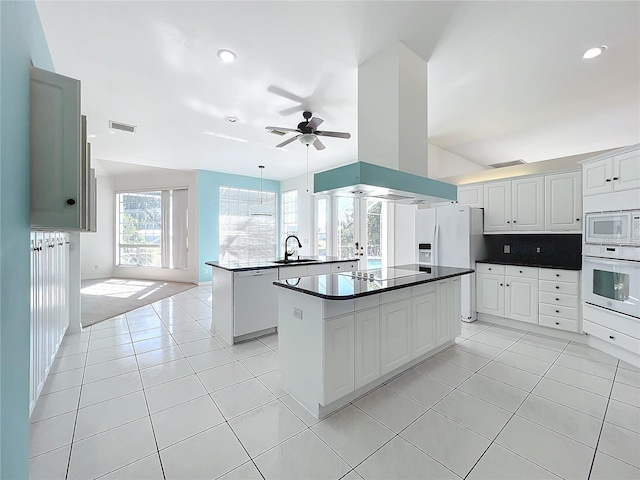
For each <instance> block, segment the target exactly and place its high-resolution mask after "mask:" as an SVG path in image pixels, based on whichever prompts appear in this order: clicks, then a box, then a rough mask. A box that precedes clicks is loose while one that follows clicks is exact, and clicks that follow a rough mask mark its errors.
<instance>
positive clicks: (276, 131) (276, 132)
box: [269, 128, 287, 137]
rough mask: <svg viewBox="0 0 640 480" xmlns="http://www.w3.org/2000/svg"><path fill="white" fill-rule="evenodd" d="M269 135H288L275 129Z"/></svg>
mask: <svg viewBox="0 0 640 480" xmlns="http://www.w3.org/2000/svg"><path fill="white" fill-rule="evenodd" d="M269 133H273V134H274V135H280V136H281V137H282V136H283V135H286V134H287V132H283V131H282V130H276V129H273V128H272V129H271V130H269Z"/></svg>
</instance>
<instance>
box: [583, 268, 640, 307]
mask: <svg viewBox="0 0 640 480" xmlns="http://www.w3.org/2000/svg"><path fill="white" fill-rule="evenodd" d="M582 270H583V275H582V278H583V284H582V285H583V295H582V298H583V301H585V302H587V303H590V304H592V305H596V306H598V307H602V308H606V309H608V310H613V311H615V312H618V313H622V314H625V315H631V316H633V317H636V318H640V263H639V262H635V261H628V260H619V259H611V258H598V257H587V256H585V257H584V258H583V262H582Z"/></svg>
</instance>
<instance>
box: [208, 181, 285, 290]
mask: <svg viewBox="0 0 640 480" xmlns="http://www.w3.org/2000/svg"><path fill="white" fill-rule="evenodd" d="M222 186H224V187H238V188H250V189H253V190H259V189H260V178H255V177H245V176H243V175H231V174H229V173H219V172H211V171H207V170H199V171H198V219H199V222H198V228H199V231H198V248H199V259H198V272H199V279H198V280H199V281H200V282H209V281H211V270H209V273H205V272H204V267H205V265H204V262H207V261H209V260H218V233H219V228H218V227H219V226H218V211H219V208H220V187H222ZM262 189H263V190H264V191H265V192H276V193H278V194H279V193H280V182H278V181H275V180H264V181H263V182H262ZM279 204H280V198H279V197H278V212H279V211H280V210H279V208H280V207H279ZM276 225H277V228H278V230H279V229H280V215H279V214H278V217H277V220H276ZM278 238H279V237H278Z"/></svg>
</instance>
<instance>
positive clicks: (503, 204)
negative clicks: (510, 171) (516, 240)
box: [484, 181, 511, 232]
mask: <svg viewBox="0 0 640 480" xmlns="http://www.w3.org/2000/svg"><path fill="white" fill-rule="evenodd" d="M484 204H485V207H484V230H485V232H501V231H508V230H511V181H507V182H493V183H485V184H484Z"/></svg>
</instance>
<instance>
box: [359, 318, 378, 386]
mask: <svg viewBox="0 0 640 480" xmlns="http://www.w3.org/2000/svg"><path fill="white" fill-rule="evenodd" d="M354 375H355V388H356V389H358V388H360V387H362V386H363V385H366V384H367V383H369V382H373V381H374V380H376V379H377V378H378V377H380V312H379V310H378V308H370V309H368V310H362V311H360V312H356V314H355V369H354Z"/></svg>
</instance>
